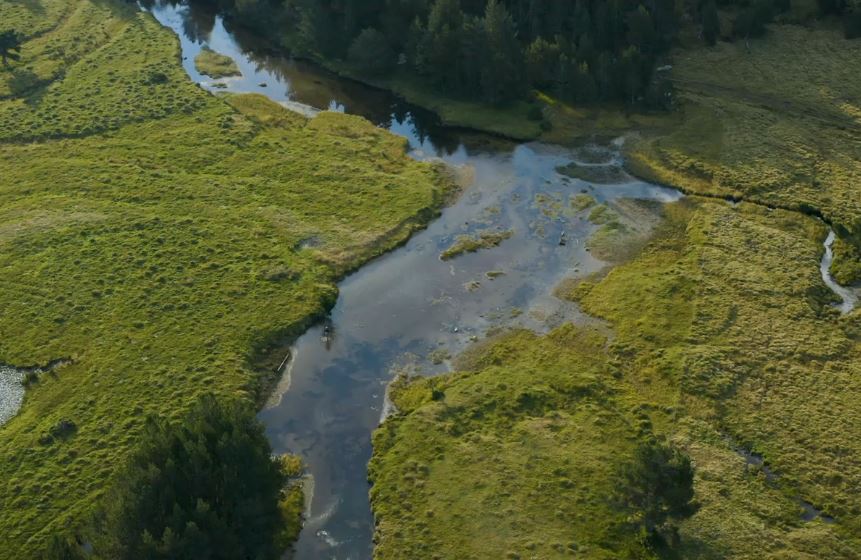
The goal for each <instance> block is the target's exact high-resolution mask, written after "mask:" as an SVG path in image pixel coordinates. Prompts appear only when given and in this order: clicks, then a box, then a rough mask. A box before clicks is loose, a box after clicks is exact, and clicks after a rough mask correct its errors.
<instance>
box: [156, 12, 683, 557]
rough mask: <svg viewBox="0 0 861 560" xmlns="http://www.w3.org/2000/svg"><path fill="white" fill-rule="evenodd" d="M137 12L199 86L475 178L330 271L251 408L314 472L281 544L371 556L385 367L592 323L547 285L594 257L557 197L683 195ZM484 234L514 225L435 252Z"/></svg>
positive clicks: (581, 228) (251, 45) (428, 369)
mask: <svg viewBox="0 0 861 560" xmlns="http://www.w3.org/2000/svg"><path fill="white" fill-rule="evenodd" d="M149 9H150V11H151V12H152V13H153V14H154V15H155V17H156V18H157V19H158V20H159V21H160V22H161V23H162V24H164V25H166V26H168V27H170V28H171V29H173V30H174V31H175V32H176V33H177V35H178V36H179V38H180V40H181V43H182V54H183V65H184V67H185V69H186V70H187V71H188V74H189V75H190V77H191V78H192V79H193V80H194V81H195V82H197V83H199V84H201V85H202V86H203V87H205V88H206V89H209V90H211V91H213V92H218V91H229V92H236V93H240V92H256V93H262V94H265V95H267V96H269V97H270V98H272V99H273V100H275V101H278V102H280V103H282V104H284V105H285V106H287V107H289V108H291V109H294V110H297V111H300V112H302V113H305V114H307V115H313V114H314V113H316V112H319V111H320V110H335V111H346V112H349V113H354V114H358V115H362V116H364V117H366V118H368V119H369V120H371V121H372V122H374V123H375V124H377V125H378V126H381V127H384V128H387V129H388V130H390V131H391V132H393V133H395V134H398V135H400V136H403V137H405V138H406V139H407V140H408V142H409V149H410V153H411V155H412V156H413V157H415V158H418V159H431V158H434V159H436V158H441V159H442V160H444V161H445V162H447V163H448V164H450V165H453V166H460V167H461V168H463V169H468V170H469V171H470V173H471V174H472V175H474V181H473V182H472V184H471V186H469V187H468V188H466V190H465V192H464V193H463V194H462V196H461V197H460V198H459V199H458V201H457V202H456V203H454V204H453V205H452V206H450V207H448V208H446V209H445V210H444V211H443V213H442V216H441V217H440V218H439V219H437V220H436V221H434V222H433V223H432V224H430V226H429V227H428V228H427V229H426V230H425V231H422V232H420V233H418V234H417V235H415V236H414V237H413V238H412V239H411V240H410V241H409V242H408V243H407V244H406V245H405V246H403V247H401V248H399V249H397V250H395V251H393V252H391V253H389V254H387V255H385V256H383V257H381V258H379V259H377V260H375V261H373V262H371V263H369V264H368V265H366V266H365V267H363V268H362V269H361V270H359V271H358V272H356V273H355V274H352V275H351V276H349V277H348V278H346V279H344V280H343V281H342V282H341V284H340V286H339V288H340V296H339V299H338V302H337V304H336V306H335V307H334V309H333V310H332V312H331V316H330V317H329V319H328V320H327V322H326V323H325V325H320V326H317V327H315V328H312V329H311V330H310V331H308V332H307V333H306V334H305V335H303V336H302V337H300V338H299V339H298V340H297V341H296V342H295V344H294V346H293V349H292V352H291V356H292V360H291V362H290V363H289V365H288V366H287V367H286V368H285V369H286V375H285V377H284V379H283V380H282V382H281V383H280V385H279V388H278V390H277V392H276V394H275V395H273V397H272V399H271V400H270V402H269V404H268V405H267V407H266V408H265V409H264V410H263V411H261V413H260V416H259V417H260V420H261V421H262V422H263V423H264V425H265V427H266V433H267V436H268V438H269V440H270V442H271V444H272V447H273V449H274V451H275V452H278V453H284V452H291V453H298V454H299V455H301V456H302V457H303V458H304V460H305V461H306V463H307V465H308V470H309V473H310V475H311V476H310V478H311V480H312V481H313V483H312V484H310V485H309V491H310V492H311V498H312V499H311V503H310V511H309V512H308V518H307V522H306V524H305V528H304V529H303V532H302V534H301V535H300V538H299V541H298V542H297V543H296V547H295V550H294V552H293V554H292V556H293V557H294V558H296V559H300V560H311V559H313V560H317V559H322V558H333V559H343V560H346V559H356V560H362V559H367V558H370V557H371V555H372V546H373V545H372V537H373V516H372V513H371V510H370V506H369V502H368V483H367V463H368V460H369V458H370V456H371V443H370V436H371V432H372V431H373V430H374V429H375V428H376V427H377V426H378V425H379V422H380V421H381V418H382V417H383V415H384V411H385V408H386V405H385V392H386V386H387V384H388V383H389V382H390V381H391V379H392V377H393V375H394V374H395V372H396V371H409V372H412V373H422V374H434V373H439V372H442V371H445V370H446V369H447V368H448V367H449V362H450V357H451V356H454V355H456V354H457V353H458V352H460V351H461V350H462V349H463V348H464V347H465V346H466V345H467V344H469V343H470V342H472V341H474V340H477V339H480V338H482V337H483V336H485V334H486V333H487V332H488V331H490V330H492V329H495V328H500V327H502V328H506V327H513V326H522V327H526V328H531V329H535V330H539V331H546V330H549V329H551V328H553V327H555V326H558V325H559V324H561V323H563V322H565V321H572V320H573V321H580V322H586V321H590V320H591V319H589V318H588V317H585V316H583V315H582V314H580V313H579V312H578V310H577V308H576V306H574V305H572V304H570V303H566V302H563V301H561V300H559V299H557V298H555V297H553V295H552V291H553V288H554V287H555V286H556V285H557V284H558V282H559V281H560V280H562V279H563V278H565V277H571V276H578V275H579V276H584V275H588V274H590V273H592V272H594V271H596V270H599V269H600V268H602V267H603V266H605V263H603V262H601V261H599V260H598V259H596V258H594V257H593V256H592V255H591V254H590V252H589V250H588V249H587V248H586V243H585V241H586V239H587V238H588V237H589V236H590V235H591V233H592V232H593V231H595V229H596V227H597V226H595V225H593V224H592V223H590V222H589V220H588V219H587V215H588V211H585V212H584V211H580V212H577V211H575V210H574V209H572V208H571V205H570V204H569V199H570V197H572V196H574V195H577V194H582V193H588V194H590V195H591V196H593V197H594V198H595V199H596V201H597V202H598V203H601V202H608V203H610V204H613V201H618V200H619V199H624V198H628V199H631V198H636V199H648V200H655V201H661V202H669V201H674V200H677V199H679V198H680V197H681V194H680V193H679V192H678V191H675V190H672V189H667V188H662V187H659V186H656V185H652V184H649V183H645V182H642V181H639V180H637V179H634V178H632V177H630V176H627V175H626V174H624V172H622V171H621V157H620V156H619V154H618V147H614V146H612V145H611V146H602V147H597V148H596V147H591V148H589V155H590V159H589V162H588V164H590V165H594V155H595V153H596V151H598V152H601V153H603V154H604V155H606V161H605V162H604V163H601V164H600V165H607V166H613V167H615V168H618V171H619V172H618V173H616V174H615V176H619V177H621V178H620V179H619V181H618V182H615V183H612V184H604V185H595V184H590V183H586V182H584V181H580V180H577V179H570V178H568V177H565V176H563V175H560V174H559V173H557V171H556V170H557V168H558V167H559V166H562V165H565V164H568V163H571V162H576V161H577V160H578V157H579V153H578V151H577V150H569V149H563V148H560V147H556V146H548V145H543V144H539V143H520V144H518V143H512V142H508V141H504V140H500V139H497V138H491V137H488V136H483V135H480V134H474V133H465V132H463V131H455V130H447V129H445V128H444V127H441V126H440V125H439V124H438V122H437V120H436V119H435V117H434V116H433V115H431V114H429V113H427V112H425V111H422V110H420V109H417V108H415V107H410V106H409V105H407V104H405V103H403V102H401V101H400V100H399V99H398V98H396V97H394V96H392V95H390V94H388V93H386V92H382V91H378V90H374V89H371V88H368V87H365V86H362V85H361V84H358V83H355V82H352V81H348V80H342V79H339V78H337V77H336V76H333V75H332V74H330V73H328V72H325V71H323V70H321V69H319V68H316V67H314V66H313V65H310V64H307V63H304V62H301V61H296V60H292V59H290V58H286V57H281V56H273V55H269V54H265V53H264V52H262V51H261V50H258V49H256V47H258V46H259V45H258V44H257V42H256V40H255V39H254V37H252V36H250V35H248V34H243V33H242V32H240V31H235V32H234V31H232V30H229V29H227V28H226V27H225V23H224V21H223V19H222V18H221V17H220V16H218V15H217V14H214V13H212V12H210V11H207V9H206V8H200V7H196V8H190V7H187V6H176V5H161V4H157V5H154V6H150V8H149ZM203 46H208V47H209V48H211V49H213V50H214V51H216V52H219V53H221V54H225V55H228V56H230V57H232V58H233V59H234V60H235V61H236V63H237V64H238V66H239V68H240V70H241V72H242V76H241V77H236V78H225V79H220V80H211V79H209V78H207V77H206V76H201V75H200V74H199V73H198V72H197V71H196V70H195V68H194V58H195V56H196V55H197V54H198V52H200V49H201V48H203ZM583 163H584V164H585V163H587V162H583ZM611 175H613V174H611ZM485 230H500V231H502V230H505V231H507V230H511V231H513V236H512V237H511V238H510V239H508V240H506V241H504V242H503V243H502V244H501V245H500V246H499V247H496V248H492V249H489V250H483V251H480V252H477V253H471V254H467V255H464V256H461V257H458V258H456V259H453V260H451V261H442V260H440V258H439V255H440V252H441V251H443V250H444V249H445V248H446V247H448V246H449V245H450V244H451V243H452V241H453V240H454V239H455V238H456V237H457V236H458V235H462V234H469V233H474V232H476V231H485ZM563 238H564V239H565V242H562V241H561V240H562V239H563Z"/></svg>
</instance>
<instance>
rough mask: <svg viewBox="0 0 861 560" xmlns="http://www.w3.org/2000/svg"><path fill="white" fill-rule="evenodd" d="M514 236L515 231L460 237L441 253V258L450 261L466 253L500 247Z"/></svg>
mask: <svg viewBox="0 0 861 560" xmlns="http://www.w3.org/2000/svg"><path fill="white" fill-rule="evenodd" d="M512 235H514V230H510V229H509V230H504V231H482V232H479V233H477V234H474V235H459V236H458V237H457V239H455V241H454V243H452V244H451V246H450V247H449V248H448V249H446V250H445V251H443V252H442V253H440V256H439V258H440V259H442V260H444V261H448V260H451V259H453V258H455V257H459V256H460V255H463V254H465V253H475V252H477V251H480V250H482V249H490V248H492V247H497V246H499V245H500V244H501V243H502V242H503V241H505V240H506V239H510V238H511V236H512Z"/></svg>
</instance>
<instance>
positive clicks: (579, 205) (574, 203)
mask: <svg viewBox="0 0 861 560" xmlns="http://www.w3.org/2000/svg"><path fill="white" fill-rule="evenodd" d="M595 204H596V201H595V198H594V197H593V196H591V195H588V194H586V193H580V194H577V195H574V196H572V197H571V208H573V209H574V210H576V211H578V212H582V211H583V210H588V209H589V208H591V207H593V206H595Z"/></svg>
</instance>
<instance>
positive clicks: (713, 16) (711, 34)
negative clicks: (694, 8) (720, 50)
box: [702, 0, 720, 46]
mask: <svg viewBox="0 0 861 560" xmlns="http://www.w3.org/2000/svg"><path fill="white" fill-rule="evenodd" d="M702 16H703V39H705V41H706V44H708V45H711V46H714V45H715V44H717V39H718V36H719V35H720V18H719V17H718V11H717V4H715V0H709V1H708V2H706V4H705V6H704V7H703V14H702Z"/></svg>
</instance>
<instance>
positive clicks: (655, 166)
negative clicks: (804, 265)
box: [628, 25, 861, 281]
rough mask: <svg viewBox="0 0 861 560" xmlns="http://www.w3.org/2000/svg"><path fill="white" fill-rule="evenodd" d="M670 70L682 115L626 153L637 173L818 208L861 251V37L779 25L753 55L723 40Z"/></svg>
mask: <svg viewBox="0 0 861 560" xmlns="http://www.w3.org/2000/svg"><path fill="white" fill-rule="evenodd" d="M673 64H674V67H673V73H672V76H673V79H674V82H675V84H676V87H677V89H678V94H679V96H680V102H681V106H680V115H677V116H676V117H679V116H680V117H681V118H674V121H675V122H674V123H673V125H672V126H671V127H668V128H667V129H665V133H664V134H659V135H644V136H643V139H642V140H641V141H640V142H636V143H634V144H633V145H632V146H631V147H630V150H629V154H628V165H629V167H630V168H631V169H632V170H633V171H634V172H636V173H637V174H638V175H641V176H644V177H646V178H649V179H652V180H655V181H658V182H661V183H665V184H670V185H673V186H677V187H679V188H682V189H684V190H685V191H687V192H692V193H705V194H715V195H721V196H735V197H741V198H744V199H745V200H749V201H752V202H758V203H762V204H767V205H773V206H779V207H784V208H792V209H800V210H803V211H811V210H812V211H817V212H821V213H822V214H823V215H824V216H825V217H826V218H828V219H829V220H831V221H833V222H834V223H835V224H836V225H837V226H838V230H839V231H838V233H841V234H842V236H843V237H844V238H846V239H851V240H852V241H853V243H854V244H855V246H856V247H861V196H858V185H859V184H861V144H859V142H858V137H859V135H861V42H858V41H848V40H846V39H843V37H842V35H841V34H840V33H838V32H837V31H836V30H832V29H821V28H814V29H807V28H802V27H798V26H791V25H784V26H773V27H772V29H771V31H770V33H769V34H768V35H767V36H766V37H765V38H763V39H757V40H754V41H751V42H750V52H748V51H747V49H746V48H745V44H744V42H737V43H732V44H730V43H719V44H718V45H717V46H716V47H714V48H706V47H697V48H693V49H686V50H682V51H678V52H676V53H675V55H674V57H673ZM853 258H854V259H855V260H856V263H857V258H858V257H857V251H856V254H853V252H851V251H843V252H841V253H840V254H839V255H838V258H837V259H836V262H837V263H838V264H836V265H835V266H836V267H841V266H842V267H844V268H853V266H852V265H851V264H840V262H841V261H842V260H846V259H850V260H851V259H853ZM854 269H856V270H857V265H856V266H855V267H854ZM843 279H844V280H845V281H848V280H850V279H851V280H861V274H857V273H856V274H854V275H852V276H851V277H850V276H849V275H847V274H845V273H844V275H843Z"/></svg>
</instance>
